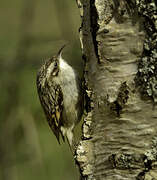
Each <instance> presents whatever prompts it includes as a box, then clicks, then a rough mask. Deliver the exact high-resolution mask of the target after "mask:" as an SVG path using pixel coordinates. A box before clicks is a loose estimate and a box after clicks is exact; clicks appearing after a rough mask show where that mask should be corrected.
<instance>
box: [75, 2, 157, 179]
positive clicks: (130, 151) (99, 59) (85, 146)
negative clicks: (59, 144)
mask: <svg viewBox="0 0 157 180" xmlns="http://www.w3.org/2000/svg"><path fill="white" fill-rule="evenodd" d="M156 5H157V3H156V2H155V1H151V2H147V1H146V0H141V1H138V0H111V1H108V0H85V1H79V0H78V7H79V9H80V15H81V18H82V25H81V28H80V41H81V47H82V54H83V59H84V62H85V67H84V78H85V87H86V96H87V99H88V100H87V101H88V108H87V109H88V110H87V115H86V117H85V119H84V124H83V138H82V141H81V142H80V144H79V146H78V148H77V150H76V160H77V162H78V164H79V167H80V170H81V176H82V179H87V180H103V179H104V180H107V179H109V180H112V179H119V180H123V179H125V180H126V179H128V180H129V179H130V180H133V179H138V180H142V179H145V180H146V179H153V178H154V179H157V169H156V164H157V133H156V131H157V108H156V106H155V103H156V97H157V96H156V89H157V88H156V87H157V86H156V82H157V81H156V80H157V74H156V73H157V64H156V62H157V61H156V59H157V56H156V50H157V44H156V42H157V38H156V35H157V33H156V28H157V24H156V23H157V21H156V19H157V16H156ZM149 13H150V15H149ZM150 32H152V33H150ZM150 72H151V73H150Z"/></svg>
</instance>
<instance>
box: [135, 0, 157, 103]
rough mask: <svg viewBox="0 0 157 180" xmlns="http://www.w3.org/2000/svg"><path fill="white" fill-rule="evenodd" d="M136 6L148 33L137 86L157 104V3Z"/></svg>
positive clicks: (153, 0) (141, 3) (142, 0)
mask: <svg viewBox="0 0 157 180" xmlns="http://www.w3.org/2000/svg"><path fill="white" fill-rule="evenodd" d="M136 4H137V8H138V13H139V15H140V16H142V17H144V28H145V31H146V38H145V42H144V48H143V54H142V57H141V59H140V61H139V66H138V73H137V76H136V84H137V86H138V87H139V89H140V91H141V94H143V95H145V96H149V97H151V98H152V99H153V101H154V102H155V103H157V1H156V0H152V1H146V0H141V1H139V0H136Z"/></svg>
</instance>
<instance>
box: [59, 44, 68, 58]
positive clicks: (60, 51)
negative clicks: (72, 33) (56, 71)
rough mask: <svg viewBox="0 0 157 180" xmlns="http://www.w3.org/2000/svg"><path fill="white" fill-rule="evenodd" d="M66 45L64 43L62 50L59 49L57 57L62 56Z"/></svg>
mask: <svg viewBox="0 0 157 180" xmlns="http://www.w3.org/2000/svg"><path fill="white" fill-rule="evenodd" d="M65 46H66V44H64V45H63V46H62V47H61V48H60V50H59V51H58V53H57V59H58V58H59V59H60V58H61V56H62V51H63V49H64V48H65Z"/></svg>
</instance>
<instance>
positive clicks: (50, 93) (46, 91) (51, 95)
mask: <svg viewBox="0 0 157 180" xmlns="http://www.w3.org/2000/svg"><path fill="white" fill-rule="evenodd" d="M38 94H39V98H40V102H41V105H42V107H43V109H44V112H45V115H46V118H47V121H48V124H49V126H50V128H51V129H52V131H53V133H54V134H55V136H56V138H57V140H58V142H59V143H60V141H59V136H60V134H61V135H62V133H61V131H60V126H61V122H62V121H61V118H62V111H63V94H62V90H61V87H60V86H59V85H56V84H55V85H54V84H53V85H51V86H50V85H48V84H45V86H44V87H40V88H38ZM62 138H63V140H64V137H63V136H62Z"/></svg>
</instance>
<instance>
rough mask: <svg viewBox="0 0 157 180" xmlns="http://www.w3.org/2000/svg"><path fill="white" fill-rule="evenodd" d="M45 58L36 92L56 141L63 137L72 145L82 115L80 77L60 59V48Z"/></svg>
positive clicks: (38, 75)
mask: <svg viewBox="0 0 157 180" xmlns="http://www.w3.org/2000/svg"><path fill="white" fill-rule="evenodd" d="M64 47H65V45H64V46H62V47H61V49H60V50H59V51H58V53H57V55H56V56H53V57H52V58H49V59H48V60H46V61H45V63H44V64H43V65H42V66H41V68H40V69H39V71H38V73H37V81H36V83H37V91H38V95H39V99H40V103H41V105H42V108H43V110H44V113H45V115H46V119H47V121H48V124H49V126H50V128H51V130H52V131H53V133H54V134H55V136H56V138H57V140H58V142H59V143H60V137H62V139H63V141H64V140H65V137H66V138H67V140H68V143H69V145H70V147H71V148H72V147H73V146H74V133H73V131H74V128H75V126H76V125H77V123H78V122H79V121H80V120H81V117H82V114H83V96H82V87H81V82H80V78H79V77H78V75H77V73H76V72H75V70H74V68H73V67H72V66H70V65H69V64H68V63H67V62H66V61H65V60H64V59H63V58H62V51H63V48H64Z"/></svg>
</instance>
